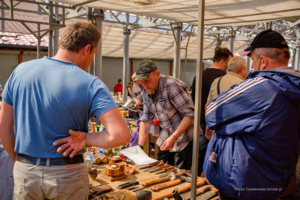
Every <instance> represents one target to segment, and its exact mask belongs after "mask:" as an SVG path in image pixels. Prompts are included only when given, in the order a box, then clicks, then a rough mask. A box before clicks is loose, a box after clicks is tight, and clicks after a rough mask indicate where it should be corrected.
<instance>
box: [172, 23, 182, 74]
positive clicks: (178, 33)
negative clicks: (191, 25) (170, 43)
mask: <svg viewBox="0 0 300 200" xmlns="http://www.w3.org/2000/svg"><path fill="white" fill-rule="evenodd" d="M181 30H182V26H181V24H177V25H175V26H174V34H175V38H174V40H176V41H177V42H176V41H174V47H175V48H174V63H173V77H175V78H179V79H180V47H181Z"/></svg>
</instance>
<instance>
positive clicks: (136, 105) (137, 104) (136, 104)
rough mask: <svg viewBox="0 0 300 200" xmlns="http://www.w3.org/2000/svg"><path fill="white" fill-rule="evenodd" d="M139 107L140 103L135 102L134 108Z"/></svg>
mask: <svg viewBox="0 0 300 200" xmlns="http://www.w3.org/2000/svg"><path fill="white" fill-rule="evenodd" d="M139 105H141V102H140V101H139V100H136V102H135V105H134V107H135V108H136V107H138V106H139Z"/></svg>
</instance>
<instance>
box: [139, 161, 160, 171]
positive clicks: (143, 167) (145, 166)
mask: <svg viewBox="0 0 300 200" xmlns="http://www.w3.org/2000/svg"><path fill="white" fill-rule="evenodd" d="M160 162H161V161H156V162H153V163H150V164H148V165H143V166H140V167H139V168H138V169H146V168H148V167H152V166H155V165H158V164H159V163H160Z"/></svg>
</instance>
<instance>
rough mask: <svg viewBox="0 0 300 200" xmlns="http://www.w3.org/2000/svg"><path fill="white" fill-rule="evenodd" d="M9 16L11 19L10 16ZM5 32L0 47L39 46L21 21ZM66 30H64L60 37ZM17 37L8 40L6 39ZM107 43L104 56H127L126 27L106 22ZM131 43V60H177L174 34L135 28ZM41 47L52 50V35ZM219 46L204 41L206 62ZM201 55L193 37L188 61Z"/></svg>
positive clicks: (7, 26)
mask: <svg viewBox="0 0 300 200" xmlns="http://www.w3.org/2000/svg"><path fill="white" fill-rule="evenodd" d="M6 17H7V16H6ZM14 18H15V19H28V20H31V21H45V22H47V21H48V18H43V17H42V16H26V15H18V14H14ZM75 20H76V19H72V20H67V21H66V24H68V23H71V22H72V21H75ZM27 25H28V26H29V27H30V28H31V29H32V30H33V31H36V30H37V25H36V24H29V23H27ZM43 29H47V26H46V25H41V30H43ZM5 31H6V32H4V33H3V32H0V35H4V36H3V37H2V38H0V45H19V46H20V48H22V46H36V45H37V39H36V38H35V37H34V36H33V35H31V34H28V35H22V36H18V37H15V36H16V35H20V33H28V30H27V29H26V28H25V27H23V26H22V24H20V23H19V22H12V21H5ZM62 31H63V28H61V29H60V34H61V33H62ZM6 35H7V36H14V37H5V36H6ZM102 36H103V38H102V39H103V44H102V54H103V56H108V57H123V52H124V48H123V46H124V45H123V41H124V36H123V26H121V25H119V24H115V23H108V22H103V32H102ZM129 38H130V42H129V56H130V57H131V58H152V59H173V57H174V38H173V35H172V33H170V32H169V33H167V32H164V31H159V30H155V29H134V30H131V34H130V37H129ZM187 39H188V37H182V42H181V46H182V47H185V45H186V43H187ZM41 46H42V47H48V35H46V36H44V37H43V38H42V39H41ZM222 46H223V47H228V43H227V42H223V43H222ZM215 47H216V39H215V38H204V51H203V59H209V58H212V57H213V55H214V49H215ZM245 47H246V45H245V44H242V43H237V42H236V43H235V48H234V52H239V51H240V50H242V49H244V48H245ZM184 55H185V50H181V58H182V59H183V58H184ZM196 56H197V36H191V39H190V42H189V46H188V56H187V58H188V59H196Z"/></svg>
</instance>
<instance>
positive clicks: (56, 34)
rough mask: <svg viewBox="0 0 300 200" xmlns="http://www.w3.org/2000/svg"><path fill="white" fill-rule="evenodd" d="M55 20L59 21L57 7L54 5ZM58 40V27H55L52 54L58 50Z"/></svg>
mask: <svg viewBox="0 0 300 200" xmlns="http://www.w3.org/2000/svg"><path fill="white" fill-rule="evenodd" d="M56 4H57V3H56ZM55 20H56V23H59V19H58V7H55ZM58 41H59V28H56V29H54V48H53V51H54V52H53V55H55V54H56V53H57V51H58Z"/></svg>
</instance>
